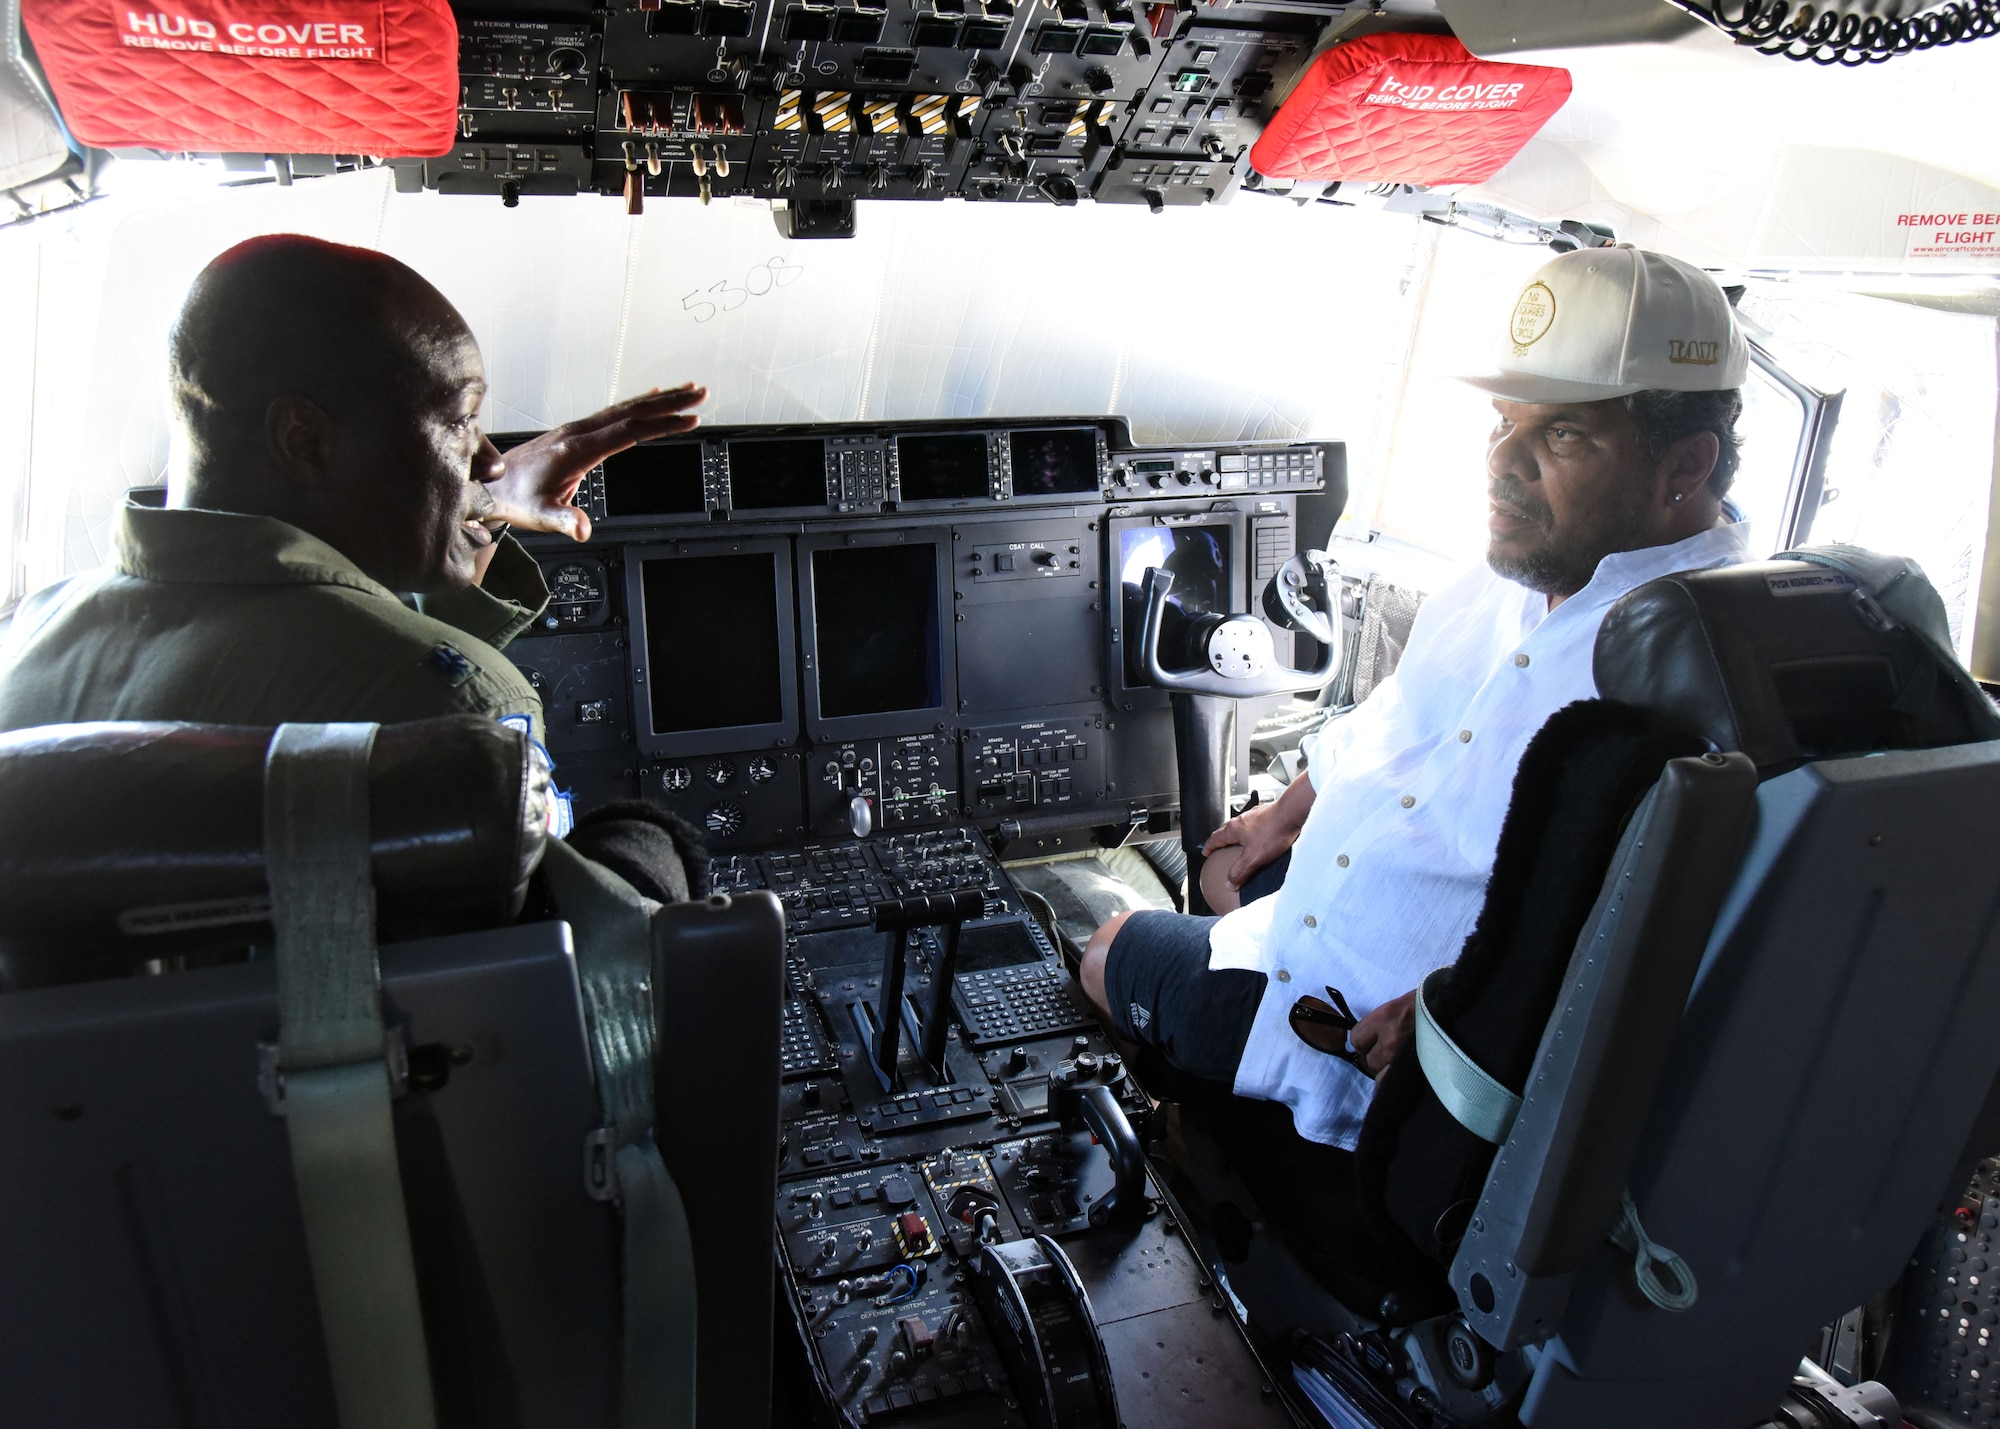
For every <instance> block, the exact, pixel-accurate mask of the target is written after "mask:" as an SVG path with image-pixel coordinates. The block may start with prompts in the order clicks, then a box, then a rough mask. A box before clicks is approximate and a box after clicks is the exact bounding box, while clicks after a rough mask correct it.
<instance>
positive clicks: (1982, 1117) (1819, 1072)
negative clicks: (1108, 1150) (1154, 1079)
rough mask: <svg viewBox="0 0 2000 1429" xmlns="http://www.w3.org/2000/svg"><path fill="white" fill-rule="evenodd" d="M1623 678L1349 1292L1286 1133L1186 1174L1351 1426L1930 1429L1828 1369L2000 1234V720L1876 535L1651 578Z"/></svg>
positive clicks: (1445, 1036)
mask: <svg viewBox="0 0 2000 1429" xmlns="http://www.w3.org/2000/svg"><path fill="white" fill-rule="evenodd" d="M1595 670H1596V679H1597V685H1598V688H1599V691H1600V698H1599V699H1597V700H1594V701H1587V702H1583V703H1581V704H1578V705H1573V706H1571V707H1569V708H1568V709H1565V710H1563V711H1560V712H1559V713H1558V714H1557V715H1556V716H1555V717H1554V718H1553V719H1552V720H1551V722H1550V724H1549V725H1548V726H1547V727H1546V728H1545V729H1544V730H1543V731H1542V733H1541V734H1540V735H1538V736H1537V738H1536V740H1535V741H1534V743H1533V744H1531V746H1530V748H1529V750H1528V752H1527V754H1526V756H1525V757H1524V759H1523V763H1522V768H1521V773H1520V775H1519V777H1518V778H1517V782H1516V786H1515V791H1514V798H1513V801H1512V804H1511V806H1510V810H1509V813H1508V816H1507V821H1506V825H1505V829H1504V831H1503V833H1502V836H1501V840H1500V845H1499V850H1498V854H1497V857H1496V862H1495V867H1494V872H1493V875H1492V879H1491V882H1490V883H1489V886H1488V890H1487V897H1486V902H1485V906H1484V909H1483V911H1482V913H1481V916H1480V919H1479V922H1478V924H1477V926H1476V928H1475V931H1474V933H1473V934H1472V936H1471V937H1470V938H1469V939H1468V941H1467V944H1466V945H1465V948H1464V949H1463V951H1462V953H1461V955H1460V957H1459V958H1458V960H1457V961H1456V963H1454V964H1453V965H1451V966H1449V967H1447V968H1444V969H1441V970H1440V971H1438V972H1437V973H1434V974H1433V975H1432V976H1431V977H1430V978H1429V979H1427V980H1426V982H1425V984H1424V987H1423V990H1422V997H1421V999H1420V1007H1419V1013H1418V1018H1417V1024H1416V1031H1415V1035H1414V1036H1413V1037H1412V1038H1411V1040H1410V1041H1409V1042H1408V1043H1407V1044H1406V1045H1405V1046H1404V1048H1403V1049H1402V1051H1401V1052H1400V1054H1399V1055H1398V1058H1397V1060H1396V1061H1395V1063H1394V1064H1393V1065H1392V1066H1391V1067H1390V1068H1389V1069H1388V1070H1387V1071H1386V1072H1385V1073H1384V1074H1383V1075H1382V1077H1381V1078H1380V1080H1379V1082H1378V1084H1377V1090H1376V1095H1375V1099H1374V1102H1373V1104H1372V1107H1371V1110H1370V1112H1369V1115H1368V1118H1367V1121H1366V1123H1365V1124H1364V1128H1363V1131H1362V1136H1361V1142H1360V1146H1359V1149H1358V1152H1357V1160H1356V1169H1357V1177H1358V1180H1359V1186H1358V1187H1357V1188H1355V1194H1357V1195H1358V1196H1359V1198H1360V1201H1361V1203H1362V1207H1363V1211H1364V1213H1365V1214H1364V1215H1363V1216H1361V1217H1360V1218H1359V1220H1360V1226H1359V1229H1357V1230H1356V1231H1355V1233H1354V1244H1353V1246H1352V1247H1351V1254H1350V1255H1348V1256H1346V1257H1344V1261H1345V1263H1344V1264H1343V1265H1341V1266H1335V1267H1328V1266H1326V1265H1324V1264H1321V1265H1319V1266H1318V1267H1317V1269H1318V1271H1319V1273H1318V1275H1317V1276H1314V1275H1312V1274H1310V1273H1307V1272H1306V1271H1305V1270H1304V1267H1305V1266H1306V1265H1307V1264H1308V1263H1310V1261H1311V1257H1310V1256H1302V1255H1298V1254H1294V1253H1293V1250H1292V1248H1290V1247H1288V1246H1286V1245H1285V1244H1284V1242H1285V1239H1286V1238H1285V1236H1284V1234H1283V1231H1282V1228H1281V1225H1282V1223H1283V1222H1284V1221H1285V1219H1286V1217H1287V1215H1288V1214H1289V1215H1293V1216H1296V1215H1297V1214H1298V1210H1297V1205H1296V1203H1297V1201H1298V1200H1299V1195H1298V1188H1297V1187H1296V1186H1288V1185H1286V1184H1284V1182H1283V1180H1282V1177H1283V1158H1282V1157H1281V1156H1274V1155H1272V1154H1271V1149H1270V1148H1271V1144H1272V1143H1273V1141H1274V1140H1275V1138H1276V1137H1277V1136H1279V1135H1284V1134H1290V1132H1289V1127H1279V1126H1278V1125H1277V1124H1276V1121H1274V1120H1273V1119H1272V1118H1267V1117H1260V1116H1258V1115H1256V1112H1257V1111H1258V1110H1260V1108H1258V1107H1257V1106H1256V1104H1251V1103H1244V1102H1242V1101H1240V1100H1238V1099H1235V1098H1227V1099H1226V1101H1227V1102H1228V1103H1229V1104H1228V1105H1227V1106H1221V1107H1218V1106H1216V1105H1213V1104H1212V1102H1211V1104H1207V1105H1205V1104H1204V1103H1203V1102H1202V1101H1201V1099H1199V1098H1191V1099H1189V1100H1186V1101H1184V1102H1183V1103H1182V1105H1181V1106H1180V1109H1179V1117H1180V1126H1181V1131H1180V1133H1179V1135H1178V1136H1176V1137H1174V1138H1171V1139H1170V1143H1169V1144H1168V1145H1167V1146H1165V1147H1163V1148H1162V1150H1165V1151H1167V1152H1168V1153H1169V1156H1168V1159H1170V1160H1172V1161H1173V1162H1174V1166H1175V1170H1174V1174H1175V1175H1176V1176H1177V1177H1178V1178H1179V1179H1180V1180H1181V1183H1182V1187H1183V1189H1184V1192H1185V1199H1186V1200H1187V1201H1188V1202H1190V1203H1191V1204H1195V1205H1204V1206H1206V1207H1207V1212H1206V1214H1205V1216H1204V1217H1203V1220H1204V1222H1205V1224H1204V1234H1205V1235H1206V1237H1207V1238H1208V1240H1209V1241H1210V1243H1211V1244H1212V1245H1213V1246H1214V1247H1215V1249H1216V1250H1217V1251H1218V1252H1219V1254H1220V1257H1221V1259H1222V1260H1223V1261H1224V1262H1225V1275H1226V1278H1227V1279H1228V1281H1229V1286H1230V1290H1231V1293H1232V1294H1233V1295H1234V1296H1236V1297H1237V1298H1238V1300H1239V1302H1240V1303H1241V1304H1242V1305H1243V1306H1244V1307H1245V1314H1246V1316H1247V1320H1248V1323H1249V1325H1250V1327H1251V1331H1252V1334H1253V1336H1260V1337H1261V1338H1262V1341H1263V1343H1264V1344H1265V1345H1267V1346H1268V1347H1270V1348H1271V1349H1272V1350H1273V1351H1274V1352H1276V1353H1280V1354H1287V1355H1288V1357H1289V1358H1290V1359H1291V1361H1292V1363H1293V1366H1294V1377H1295V1380H1296V1382H1297V1388H1298V1389H1299V1391H1300V1393H1301V1395H1302V1396H1303V1397H1304V1398H1305V1399H1306V1400H1308V1401H1310V1402H1311V1403H1312V1405H1313V1407H1314V1409H1315V1410H1316V1412H1318V1413H1319V1414H1320V1415H1321V1416H1322V1417H1323V1418H1324V1419H1325V1421H1326V1422H1328V1423H1332V1424H1338V1425H1347V1424H1356V1425H1365V1424H1383V1425H1395V1426H1424V1429H1431V1426H1443V1425H1485V1424H1516V1423H1518V1424H1524V1425H1528V1426H1532V1427H1533V1429H1585V1426H1603V1425H1610V1424H1616V1425H1619V1426H1621V1429H1649V1427H1650V1426H1659V1429H1667V1426H1685V1425H1691V1424H1700V1425H1704V1426H1707V1425H1715V1426H1719V1427H1720V1429H1749V1426H1752V1425H1765V1424H1770V1423H1780V1424H1786V1425H1820V1424H1836V1423H1837V1424H1849V1423H1853V1424H1873V1423H1881V1424H1885V1425H1888V1426H1890V1429H1896V1426H1898V1425H1900V1423H1901V1419H1900V1417H1899V1415H1898V1413H1897V1411H1896V1402H1895V1398H1894V1396H1893V1394H1891V1392H1890V1391H1889V1390H1888V1389H1885V1388H1884V1387H1883V1386H1882V1385H1881V1384H1873V1383H1864V1384H1860V1385H1856V1384H1855V1383H1853V1379H1854V1378H1855V1377H1856V1376H1854V1375H1849V1376H1848V1377H1847V1381H1846V1382H1842V1381H1841V1380H1839V1379H1836V1378H1834V1377H1831V1376H1829V1375H1827V1374H1826V1373H1824V1372H1823V1371H1822V1370H1821V1369H1820V1367H1819V1366H1818V1365H1817V1364H1815V1363H1814V1362H1813V1361H1812V1360H1811V1359H1808V1360H1807V1361H1806V1363H1804V1364H1801V1360H1800V1357H1801V1354H1802V1353H1806V1352H1807V1351H1808V1350H1809V1349H1810V1348H1811V1347H1812V1346H1813V1345H1814V1344H1815V1343H1816V1337H1817V1336H1819V1334H1820V1333H1821V1329H1822V1327H1825V1326H1827V1325H1829V1324H1830V1323H1831V1322H1835V1321H1838V1320H1840V1319H1841V1317H1842V1316H1843V1315H1844V1314H1846V1313H1847V1312H1849V1311H1851V1310H1853V1309H1854V1307H1856V1306H1859V1305H1862V1304H1864V1303H1865V1302H1869V1301H1871V1300H1873V1299H1877V1298H1878V1297H1881V1296H1882V1295H1883V1293H1884V1292H1885V1291H1887V1290H1889V1289H1890V1288H1891V1287H1892V1286H1893V1285H1894V1284H1895V1282H1896V1281H1897V1279H1898V1276H1899V1274H1901V1273H1902V1271H1903V1269H1904V1266H1905V1264H1906V1262H1908V1261H1909V1260H1910V1258H1911V1255H1912V1249H1913V1247H1916V1246H1917V1245H1918V1243H1919V1240H1920V1239H1921V1238H1922V1237H1923V1236H1924V1233H1925V1230H1926V1228H1927V1226H1929V1225H1931V1224H1932V1223H1933V1222H1934V1220H1935V1218H1936V1217H1937V1216H1938V1215H1939V1214H1940V1213H1941V1212H1942V1213H1944V1214H1946V1215H1950V1214H1952V1213H1954V1212H1956V1213H1957V1214H1958V1215H1959V1217H1960V1221H1961V1224H1962V1225H1964V1224H1969V1222H1967V1220H1966V1217H1967V1216H1968V1214H1970V1215H1971V1216H1972V1217H1973V1218H1974V1219H1976V1217H1977V1214H1978V1213H1979V1211H1980V1210H1981V1209H1983V1208H1981V1207H1979V1206H1978V1205H1977V1204H1976V1202H1977V1197H1975V1198H1974V1202H1973V1209H1972V1211H1971V1212H1969V1213H1968V1211H1967V1210H1966V1207H1965V1205H1962V1204H1961V1203H1962V1202H1963V1201H1964V1199H1965V1198H1964V1192H1965V1188H1966V1186H1967V1184H1968V1179H1969V1176H1970V1173H1971V1171H1972V1168H1973V1165H1974V1163H1975V1161H1976V1160H1977V1159H1978V1158H1979V1157H1981V1156H1984V1155H1987V1154H1989V1153H1991V1152H1993V1151H1994V1150H1995V1149H1996V1147H2000V1096H1996V1090H2000V1087H1996V1076H2000V1040H1996V1039H1995V1038H1994V1037H1993V1035H1992V1029H1993V1027H1994V1026H1995V1025H2000V960H1996V958H1995V956H1994V952H1995V949H1994V947H1993V943H1994V939H1995V937H1996V933H1995V929H1996V928H2000V840H1995V839H1994V838H1993V837H1992V814H1991V811H1992V810H1993V809H1994V808H1996V807H2000V743H1996V742H1994V741H1996V739H2000V714H1996V711H1995V708H1994V705H1993V703H1992V702H1991V701H1990V700H1989V699H1988V698H1987V697H1986V695H1985V694H1984V693H1983V692H1982V691H1981V690H1980V688H1979V687H1978V686H1977V685H1976V684H1975V683H1974V682H1973V681H1972V679H1971V677H1970V676H1969V675H1968V674H1967V673H1966V672H1965V671H1964V670H1963V668H1962V667H1960V666H1959V664H1958V662H1957V661H1956V659H1955V658H1954V657H1953V656H1952V654H1951V653H1950V646H1949V641H1948V636H1947V633H1946V629H1945V622H1944V616H1943V609H1942V605H1941V603H1940V602H1939V601H1938V598H1937V596H1936V593H1935V592H1934V591H1933V590H1932V589H1931V588H1930V586H1929V584H1928V582H1927V581H1926V580H1925V579H1924V577H1923V575H1922V573H1921V572H1920V571H1919V570H1918V569H1917V568H1916V567H1915V566H1914V565H1913V564H1911V563H1909V562H1906V561H1902V560H1899V559H1895V558H1885V557H1879V556H1874V555H1872V554H1870V553H1867V552H1863V551H1858V550H1855V549H1854V548H1821V549H1816V550H1808V551H1801V552H1793V553H1787V554H1786V555H1785V556H1783V557H1780V558H1778V559H1776V560H1773V561H1770V562H1764V563H1759V564H1752V565H1743V566H1737V567H1732V568H1724V569H1716V570H1705V571H1696V572H1688V573H1683V574H1680V575H1676V576H1671V577H1668V578H1665V579H1662V580H1658V581H1654V582H1652V583H1650V584H1648V585H1646V586H1643V587H1641V588H1640V589H1638V590H1636V591H1634V592H1632V593H1631V594H1630V595H1628V596H1627V597H1625V599H1624V600H1622V601H1621V602H1620V603H1619V604H1618V605H1617V606H1615V607H1614V608H1613V609H1612V611H1611V612H1610V614H1609V615H1608V616H1607V617H1606V619H1605V621H1604V624H1603V627H1602V630H1601V632H1600V635H1599V638H1598V641H1597V646H1596V654H1595ZM1205 832H1206V831H1205V830H1189V831H1187V837H1188V839H1189V841H1190V842H1192V841H1193V840H1195V839H1196V838H1198V837H1200V836H1202V834H1204V833H1205ZM1144 1070H1145V1069H1144V1068H1143V1066H1142V1068H1141V1073H1142V1075H1143V1074H1144ZM1262 1110H1267V1111H1270V1112H1272V1113H1274V1114H1275V1117H1276V1119H1277V1120H1285V1119H1287V1118H1286V1117H1285V1113H1284V1109H1283V1108H1282V1107H1275V1108H1262ZM1260 1142H1261V1143H1262V1144H1261V1145H1260ZM1260 1168H1261V1169H1262V1171H1263V1177H1264V1178H1263V1179H1262V1180H1261V1181H1260V1180H1259V1179H1258V1176H1259V1171H1260ZM1288 1202H1290V1203H1292V1204H1291V1205H1289V1206H1288V1205H1287V1203H1288ZM1244 1206H1248V1207H1250V1211H1249V1213H1248V1214H1246V1213H1245V1212H1244V1210H1243V1209H1242V1208H1243V1207H1244ZM1960 1238H1961V1239H1963V1238H1964V1237H1963V1236H1961V1237H1960ZM1975 1248H1976V1247H1975ZM1945 1264H1946V1266H1947V1268H1949V1264H1950V1263H1949V1258H1948V1257H1946V1258H1945ZM1954 1283H1955V1282H1954ZM1945 1293H1946V1296H1947V1298H1948V1297H1949V1295H1950V1293H1951V1292H1949V1291H1947V1292H1945ZM1935 1298H1936V1297H1935V1296H1932V1297H1931V1299H1935ZM1915 1299H1916V1300H1921V1301H1922V1302H1923V1303H1924V1304H1925V1305H1926V1306H1929V1304H1930V1300H1928V1299H1924V1297H1923V1296H1922V1295H1918V1296H1916V1297H1915ZM1927 1333H1928V1329H1927V1327H1924V1326H1917V1325H1914V1324H1911V1325H1902V1326H1896V1327H1894V1328H1893V1329H1892V1330H1891V1338H1892V1343H1893V1337H1894V1335H1896V1334H1901V1335H1903V1336H1904V1337H1905V1339H1906V1341H1907V1340H1908V1339H1909V1337H1911V1336H1918V1335H1925V1334H1927ZM1929 1338H1932V1339H1935V1338H1936V1336H1935V1335H1930V1336H1929ZM1982 1343H1983V1342H1982ZM1942 1353H1943V1350H1942V1347H1941V1346H1936V1347H1932V1352H1931V1360H1930V1363H1933V1365H1934V1364H1935V1362H1936V1361H1937V1359H1938V1357H1939V1356H1940V1355H1941V1354H1942ZM1865 1359H1866V1365H1865V1367H1866V1368H1867V1369H1869V1370H1871V1371H1873V1370H1874V1369H1876V1368H1877V1367H1878V1366H1879V1363H1880V1360H1881V1355H1880V1354H1879V1353H1870V1354H1869V1355H1867V1356H1866V1357H1865ZM1903 1392H1904V1393H1906V1394H1909V1393H1912V1392H1913V1391H1912V1390H1911V1389H1909V1388H1905V1389H1904V1390H1903ZM1781 1402H1782V1404H1783V1406H1784V1407H1783V1409H1780V1408H1779V1406H1780V1404H1781ZM1968 1402H1970V1401H1968ZM1913 1412H1916V1413H1922V1411H1913ZM1774 1413H1776V1414H1777V1415H1778V1416H1779V1417H1777V1418H1774V1417H1773V1416H1774ZM1925 1422H1927V1423H1929V1422H1948V1421H1943V1420H1937V1421H1931V1420H1926V1421H1925Z"/></svg>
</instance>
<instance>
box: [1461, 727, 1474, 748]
mask: <svg viewBox="0 0 2000 1429" xmlns="http://www.w3.org/2000/svg"><path fill="white" fill-rule="evenodd" d="M1458 742H1459V743H1460V744H1470V743H1472V731H1471V730H1469V729H1461V730H1460V731H1459V732H1458Z"/></svg>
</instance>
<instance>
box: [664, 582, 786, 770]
mask: <svg viewBox="0 0 2000 1429" xmlns="http://www.w3.org/2000/svg"><path fill="white" fill-rule="evenodd" d="M641 581H642V584H643V586H644V589H645V600H646V675H647V684H648V685H650V686H651V700H652V709H653V732H654V733H655V734H680V733H684V732H686V731H688V730H697V729H702V730H706V729H732V728H735V727H736V726H739V725H759V724H776V723H778V722H779V721H780V720H782V719H783V718H784V716H785V706H784V685H783V682H782V676H781V667H780V664H779V662H780V660H781V659H782V660H789V659H790V658H791V652H790V651H789V650H781V649H780V648H779V629H778V571H777V557H776V556H774V555H773V554H772V553H771V552H769V551H758V552H752V553H750V554H747V555H717V556H684V557H675V558H672V559H661V560H650V561H646V562H645V563H644V565H643V568H642V573H641Z"/></svg>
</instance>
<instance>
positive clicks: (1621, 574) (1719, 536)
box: [1556, 521, 1750, 614]
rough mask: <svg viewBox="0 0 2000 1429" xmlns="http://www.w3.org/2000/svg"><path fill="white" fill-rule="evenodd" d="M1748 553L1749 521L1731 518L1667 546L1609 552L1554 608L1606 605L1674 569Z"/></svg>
mask: <svg viewBox="0 0 2000 1429" xmlns="http://www.w3.org/2000/svg"><path fill="white" fill-rule="evenodd" d="M1749 554H1750V523H1749V522H1748V521H1732V522H1729V523H1728V524H1726V525H1722V526H1711V527H1709V528H1708V529H1707V530H1706V531H1697V532H1696V533H1695V534H1694V535H1692V536H1689V537H1688V538H1687V539H1686V540H1682V541H1676V542H1674V543H1673V544H1672V545H1670V546H1644V547H1641V548H1640V549H1639V550H1636V551H1613V552H1612V553H1611V554H1610V555H1608V556H1606V557H1605V558H1604V559H1603V560H1601V561H1599V562H1598V563H1597V570H1596V572H1595V573H1594V574H1593V575H1592V576H1591V578H1590V584H1589V585H1587V586H1585V587H1584V588H1583V589H1582V590H1580V591H1578V592H1577V593H1576V594H1575V595H1573V596H1571V597H1570V598H1569V599H1568V600H1566V601H1564V602H1563V603H1562V604H1561V605H1560V606H1557V607H1556V612H1557V613H1558V614H1559V613H1561V612H1562V611H1564V610H1567V609H1568V608H1569V607H1570V606H1572V605H1574V606H1577V607H1579V608H1588V607H1590V606H1596V605H1606V604H1609V603H1610V602H1611V601H1614V600H1616V599H1618V597H1620V596H1622V595H1624V594H1625V593H1626V592H1627V591H1631V590H1636V589H1637V588H1638V587H1640V586H1642V585H1644V584H1645V583H1646V582H1647V581H1650V580H1657V579H1659V578H1660V577H1661V576H1666V575H1672V574H1673V573H1674V572H1675V571H1691V570H1697V569H1699V568H1701V567H1704V566H1719V565H1727V564H1729V563H1731V562H1733V561H1740V560H1743V559H1744V558H1745V557H1747V556H1748V555H1749Z"/></svg>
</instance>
